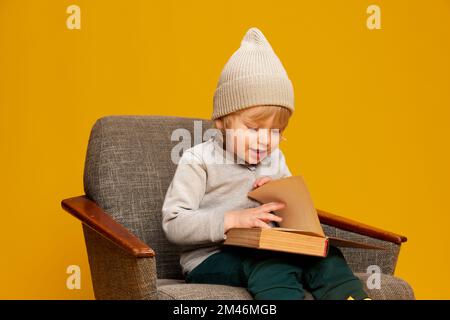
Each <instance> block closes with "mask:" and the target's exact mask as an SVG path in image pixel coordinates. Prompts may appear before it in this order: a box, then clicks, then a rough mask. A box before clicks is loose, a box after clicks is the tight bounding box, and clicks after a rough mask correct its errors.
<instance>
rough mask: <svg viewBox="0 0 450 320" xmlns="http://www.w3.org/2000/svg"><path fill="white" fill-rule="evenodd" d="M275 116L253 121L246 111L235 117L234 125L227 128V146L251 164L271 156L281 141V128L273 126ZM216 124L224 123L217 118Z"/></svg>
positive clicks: (221, 125) (221, 124)
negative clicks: (246, 115) (246, 114)
mask: <svg viewBox="0 0 450 320" xmlns="http://www.w3.org/2000/svg"><path fill="white" fill-rule="evenodd" d="M273 119H274V116H272V117H270V118H267V119H265V120H261V121H258V123H256V122H254V121H252V120H251V119H250V118H249V117H245V111H244V113H241V114H238V115H236V116H235V117H234V118H233V121H232V125H231V127H230V128H227V130H226V148H227V150H230V151H232V152H233V153H234V154H235V155H236V156H237V157H239V158H240V159H243V160H245V162H246V163H249V164H257V163H259V162H260V161H262V160H263V159H264V158H266V157H267V156H269V155H270V154H271V152H272V151H273V150H275V149H276V148H277V147H278V145H279V143H280V135H281V130H280V129H279V128H275V127H274V126H273ZM216 126H217V127H218V128H223V123H222V122H221V121H220V120H216Z"/></svg>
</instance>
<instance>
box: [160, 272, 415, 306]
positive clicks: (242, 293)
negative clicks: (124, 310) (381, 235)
mask: <svg viewBox="0 0 450 320" xmlns="http://www.w3.org/2000/svg"><path fill="white" fill-rule="evenodd" d="M355 275H356V276H357V277H358V278H360V279H361V281H362V282H363V283H364V286H365V288H366V292H367V293H368V294H369V296H370V297H371V298H372V299H374V300H412V299H414V294H413V291H412V289H411V287H410V286H409V285H408V283H406V282H405V281H404V280H402V279H400V278H398V277H395V276H391V275H386V274H382V275H381V286H380V289H368V288H367V285H366V283H367V279H368V277H369V276H370V275H369V274H365V273H356V274H355ZM157 287H158V299H160V300H252V299H253V298H252V296H251V295H250V293H249V292H248V291H247V290H246V289H245V288H242V287H232V286H225V285H215V284H196V283H186V282H185V281H184V280H179V279H158V280H157ZM311 299H313V297H312V295H311V293H309V292H308V291H306V295H305V300H311Z"/></svg>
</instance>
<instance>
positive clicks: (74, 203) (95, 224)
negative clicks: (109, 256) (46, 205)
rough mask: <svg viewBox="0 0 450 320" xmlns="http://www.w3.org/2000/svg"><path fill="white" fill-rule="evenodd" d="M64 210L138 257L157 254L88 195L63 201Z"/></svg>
mask: <svg viewBox="0 0 450 320" xmlns="http://www.w3.org/2000/svg"><path fill="white" fill-rule="evenodd" d="M61 206H62V208H63V209H64V210H66V211H67V212H69V213H70V214H72V215H73V216H75V217H76V218H77V219H78V220H80V221H81V222H82V223H83V224H85V225H87V226H88V227H90V228H91V229H93V230H95V231H97V232H98V233H99V234H100V235H102V236H103V237H105V238H106V239H108V240H110V241H112V242H113V243H115V244H116V245H118V246H119V247H120V248H122V249H123V250H125V251H126V252H127V253H129V254H131V255H133V256H134V257H136V258H149V257H154V256H155V251H154V250H153V249H151V248H150V247H149V246H148V245H146V244H145V243H144V242H142V241H141V240H140V239H139V238H138V237H136V236H135V235H134V234H132V233H131V232H130V231H129V230H128V229H127V228H125V227H124V226H123V225H121V224H120V223H118V222H117V221H115V220H114V219H113V218H111V216H110V215H109V214H108V213H106V212H105V211H103V209H102V208H100V207H99V206H98V205H97V204H96V203H95V202H94V201H92V200H90V199H89V198H88V197H87V196H85V195H83V196H78V197H73V198H68V199H64V200H62V201H61Z"/></svg>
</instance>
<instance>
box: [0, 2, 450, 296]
mask: <svg viewBox="0 0 450 320" xmlns="http://www.w3.org/2000/svg"><path fill="white" fill-rule="evenodd" d="M373 3H375V4H378V5H379V6H380V7H381V23H382V29H381V30H372V31H371V30H368V29H367V27H366V18H367V14H366V8H367V7H368V6H369V5H370V4H373ZM70 4H77V5H79V6H80V7H81V30H69V29H67V27H66V19H67V17H68V14H67V13H66V8H67V6H69V5H70ZM252 26H256V27H258V28H260V29H261V30H262V31H263V33H264V34H265V35H266V37H267V38H268V40H269V41H270V42H271V44H272V46H273V47H274V49H275V51H276V53H277V54H278V56H279V57H280V59H281V61H282V62H283V64H284V66H285V67H286V69H287V72H288V74H289V76H290V78H291V80H292V81H293V84H294V88H295V99H296V113H295V115H294V117H293V119H292V121H291V123H290V126H289V128H288V130H287V132H286V136H287V137H288V141H287V142H285V143H284V146H283V150H284V151H285V153H286V155H287V161H288V164H289V166H290V168H291V171H292V172H293V173H294V174H303V175H304V177H305V179H306V180H307V183H308V184H309V187H310V189H311V193H312V195H313V198H314V200H315V202H316V206H317V207H318V208H321V209H324V210H328V211H331V212H334V213H337V214H341V215H344V216H347V217H349V218H353V219H357V220H361V221H363V222H366V223H369V224H372V225H376V226H379V227H382V228H385V229H388V230H391V231H394V232H398V233H401V234H404V235H406V236H408V238H409V241H408V242H407V243H406V244H405V245H404V246H403V248H402V251H401V254H400V259H399V263H398V268H397V271H396V274H397V275H398V276H400V277H402V278H404V279H405V280H407V281H408V282H409V283H410V284H411V285H412V286H413V288H414V289H415V292H416V295H417V298H419V299H429V298H438V299H442V298H450V275H449V273H448V270H450V258H449V249H448V236H447V234H448V230H449V224H450V202H449V190H450V188H449V181H450V170H449V163H450V152H449V137H450V126H449V119H450V111H449V109H450V94H449V88H450V47H449V45H450V42H449V39H450V2H449V1H444V0H434V1H428V2H424V1H418V0H416V1H412V0H408V1H397V0H396V1H376V2H374V1H365V0H360V1H348V0H346V1H312V0H311V1H275V2H274V1H272V0H269V1H261V0H258V1H236V0H234V1H99V0H96V1H75V0H73V1H55V0H52V1H50V0H47V1H12V0H0V130H1V131H0V148H1V157H0V167H1V168H2V170H1V171H2V177H1V180H2V181H1V185H0V194H1V196H0V197H1V214H2V215H1V220H2V224H1V225H2V231H1V232H0V243H1V256H0V259H1V263H0V298H4V299H12V298H24V299H31V298H38V299H47V298H53V299H60V298H61V299H72V298H76V299H91V298H93V293H92V286H91V283H90V276H89V267H88V263H87V256H86V252H85V246H84V240H83V238H82V231H81V227H80V224H79V223H78V222H77V221H76V220H75V219H74V218H72V217H71V216H69V215H68V214H67V213H64V212H63V211H62V209H61V208H60V201H61V199H63V198H67V197H71V196H76V195H80V194H83V185H82V173H83V167H84V157H85V151H86V146H87V141H88V136H89V132H90V129H91V127H92V125H93V123H94V122H95V120H96V119H98V118H99V117H101V116H104V115H119V114H141V115H143V114H148V115H150V114H152V115H178V116H186V117H204V118H208V117H209V116H210V114H211V109H212V95H213V92H214V89H215V87H216V83H217V80H218V77H219V74H220V71H221V69H222V68H223V66H224V64H225V63H226V61H227V60H228V58H229V57H230V56H231V54H232V53H233V52H234V51H235V50H236V49H237V48H238V47H239V44H240V41H241V39H242V37H243V36H244V34H245V31H246V30H247V29H248V28H250V27H252ZM71 264H76V265H80V266H81V271H82V287H81V290H68V289H67V288H66V284H65V281H66V278H67V276H68V275H67V274H66V267H67V266H68V265H71Z"/></svg>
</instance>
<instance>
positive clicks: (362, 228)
mask: <svg viewBox="0 0 450 320" xmlns="http://www.w3.org/2000/svg"><path fill="white" fill-rule="evenodd" d="M317 213H318V215H319V220H320V222H322V223H324V224H327V225H330V226H333V227H336V228H339V229H342V230H346V231H350V232H355V233H359V234H362V235H365V236H369V237H372V238H376V239H380V240H385V241H389V242H393V243H396V244H402V243H403V242H406V241H407V240H408V239H407V238H406V237H405V236H402V235H399V234H396V233H393V232H389V231H385V230H382V229H379V228H375V227H371V226H369V225H367V224H363V223H360V222H357V221H354V220H350V219H347V218H344V217H341V216H338V215H335V214H332V213H328V212H325V211H322V210H318V209H317Z"/></svg>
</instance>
